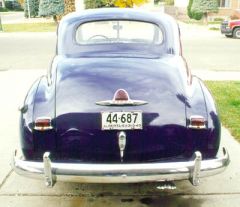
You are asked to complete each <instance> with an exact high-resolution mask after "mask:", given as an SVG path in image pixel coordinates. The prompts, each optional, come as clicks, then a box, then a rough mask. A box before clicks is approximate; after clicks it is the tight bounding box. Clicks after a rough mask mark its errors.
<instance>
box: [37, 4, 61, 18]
mask: <svg viewBox="0 0 240 207" xmlns="http://www.w3.org/2000/svg"><path fill="white" fill-rule="evenodd" d="M63 13H64V1H63V0H40V4H39V16H43V17H46V16H52V17H53V19H54V21H55V22H57V15H60V14H63Z"/></svg>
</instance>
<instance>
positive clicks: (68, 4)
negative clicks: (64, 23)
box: [64, 0, 76, 15]
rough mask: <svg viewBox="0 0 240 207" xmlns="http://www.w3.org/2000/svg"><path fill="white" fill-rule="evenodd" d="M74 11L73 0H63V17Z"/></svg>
mask: <svg viewBox="0 0 240 207" xmlns="http://www.w3.org/2000/svg"><path fill="white" fill-rule="evenodd" d="M74 11H76V8H75V0H64V15H66V14H68V13H71V12H74Z"/></svg>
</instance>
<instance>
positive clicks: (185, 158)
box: [12, 9, 229, 186]
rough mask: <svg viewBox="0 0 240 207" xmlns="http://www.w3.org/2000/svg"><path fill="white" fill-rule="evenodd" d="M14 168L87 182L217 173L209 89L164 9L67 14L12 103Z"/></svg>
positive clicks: (195, 179)
mask: <svg viewBox="0 0 240 207" xmlns="http://www.w3.org/2000/svg"><path fill="white" fill-rule="evenodd" d="M20 111H21V119H20V129H21V130H20V132H21V133H20V141H21V152H19V153H17V151H15V154H14V157H13V160H12V166H13V168H14V170H15V171H16V172H17V173H18V174H21V175H24V176H28V177H33V178H40V179H43V180H45V183H46V185H47V186H53V184H54V183H55V181H58V180H62V181H73V182H87V183H130V182H131V183H134V182H152V181H154V182H161V181H174V180H190V181H191V182H192V184H193V185H198V184H199V178H200V177H206V176H210V175H214V174H217V173H220V172H222V171H223V170H224V169H225V168H226V166H227V165H228V163H229V156H228V153H227V151H226V149H225V148H223V149H221V150H220V153H218V151H219V144H220V129H221V125H220V121H219V117H218V114H217V111H216V107H215V104H214V101H213V98H212V96H211V94H210V93H209V91H208V89H207V88H206V87H205V85H204V84H203V82H202V81H201V80H200V79H199V78H197V77H195V76H192V75H191V72H190V70H189V69H188V67H187V65H186V62H185V61H184V59H183V57H182V50H181V41H180V33H179V28H178V25H177V23H176V22H175V21H174V20H173V19H172V18H171V17H169V16H167V15H165V14H156V13H147V12H143V11H137V10H133V9H99V10H88V11H84V12H81V13H72V14H70V15H67V16H66V17H64V18H63V20H62V21H61V23H60V25H59V28H58V41H57V50H56V56H55V57H54V59H53V62H52V66H51V69H50V70H49V72H48V74H47V75H46V76H43V77H41V78H39V79H38V80H37V81H36V82H35V83H34V84H33V85H32V87H31V89H30V90H29V92H28V94H27V96H26V98H25V102H24V104H23V106H22V107H21V108H20Z"/></svg>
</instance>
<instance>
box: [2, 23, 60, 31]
mask: <svg viewBox="0 0 240 207" xmlns="http://www.w3.org/2000/svg"><path fill="white" fill-rule="evenodd" d="M56 29H57V24H55V23H26V24H3V31H4V32H54V31H56Z"/></svg>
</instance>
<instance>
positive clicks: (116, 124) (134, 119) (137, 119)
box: [102, 111, 143, 130]
mask: <svg viewBox="0 0 240 207" xmlns="http://www.w3.org/2000/svg"><path fill="white" fill-rule="evenodd" d="M142 125H143V124H142V112H141V111H133V112H102V130H134V129H142V128H143V126H142Z"/></svg>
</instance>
